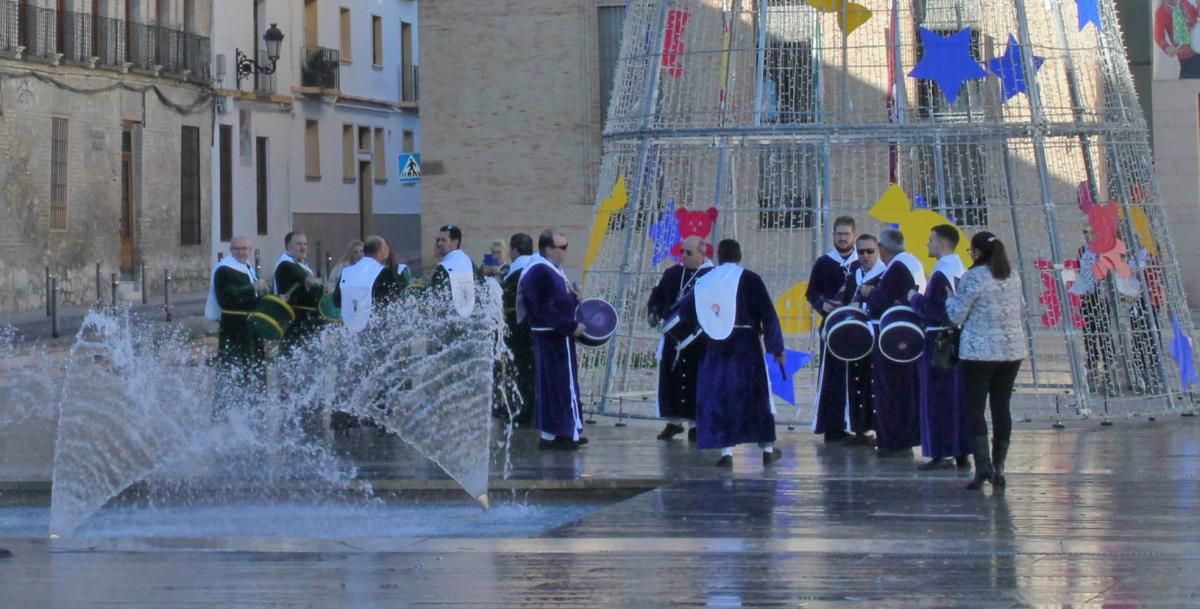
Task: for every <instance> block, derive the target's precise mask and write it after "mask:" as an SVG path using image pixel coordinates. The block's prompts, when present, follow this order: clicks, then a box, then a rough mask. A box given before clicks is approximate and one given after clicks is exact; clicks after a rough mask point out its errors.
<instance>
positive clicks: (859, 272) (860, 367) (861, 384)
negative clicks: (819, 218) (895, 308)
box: [820, 233, 886, 446]
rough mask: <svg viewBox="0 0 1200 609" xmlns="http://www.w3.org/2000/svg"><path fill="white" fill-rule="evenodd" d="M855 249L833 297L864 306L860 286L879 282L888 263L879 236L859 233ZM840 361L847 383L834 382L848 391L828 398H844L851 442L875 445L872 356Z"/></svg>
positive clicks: (840, 303) (824, 375)
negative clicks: (881, 257) (871, 433)
mask: <svg viewBox="0 0 1200 609" xmlns="http://www.w3.org/2000/svg"><path fill="white" fill-rule="evenodd" d="M854 248H855V252H856V253H857V254H858V260H856V261H855V262H854V264H851V265H850V272H849V273H848V274H847V275H846V283H845V284H844V285H843V286H842V289H841V290H840V291H838V295H837V296H836V297H834V299H833V300H834V302H836V303H838V304H839V305H858V306H862V303H861V302H860V301H859V300H858V299H857V298H856V296H857V295H858V288H859V286H862V285H874V284H877V283H879V278H880V277H881V276H882V275H883V271H884V270H886V266H885V265H884V264H883V263H882V262H880V261H879V240H878V239H876V238H875V235H870V234H867V233H863V234H861V235H859V236H858V239H856V240H855V242H854ZM832 359H836V358H831V360H832ZM838 363H842V364H843V365H844V366H845V375H844V376H843V378H844V379H845V384H844V385H841V384H838V383H837V379H834V380H833V381H832V382H831V384H834V385H835V386H844V387H845V392H844V393H843V394H842V395H841V396H829V397H827V398H824V399H831V400H836V399H841V400H842V402H843V403H844V404H845V420H846V421H847V423H848V424H849V426H850V428H849V431H850V432H851V433H853V434H854V435H853V436H848V437H847V438H846V443H847V444H851V445H856V446H872V445H873V444H874V443H875V441H874V440H873V439H872V438H871V437H870V436H868V435H867V432H869V431H871V430H873V429H874V428H875V413H874V409H875V406H874V402H873V400H872V397H871V396H872V393H871V359H870V358H864V359H860V360H857V361H853V362H841V361H840V360H838ZM828 374H829V373H828V372H826V371H825V370H822V377H821V390H820V391H821V395H824V391H825V387H826V385H825V383H826V381H825V378H826V375H828Z"/></svg>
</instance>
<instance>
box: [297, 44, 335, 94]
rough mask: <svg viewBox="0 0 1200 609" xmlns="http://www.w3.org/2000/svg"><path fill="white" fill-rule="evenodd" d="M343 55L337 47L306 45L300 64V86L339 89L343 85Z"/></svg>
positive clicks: (323, 89)
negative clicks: (341, 80) (341, 78)
mask: <svg viewBox="0 0 1200 609" xmlns="http://www.w3.org/2000/svg"><path fill="white" fill-rule="evenodd" d="M341 70H342V62H341V55H340V54H339V53H338V51H337V49H327V48H325V47H304V61H303V62H302V63H301V64H300V86H301V87H306V88H317V89H321V90H322V91H337V90H338V89H340V87H341V82H340V74H341Z"/></svg>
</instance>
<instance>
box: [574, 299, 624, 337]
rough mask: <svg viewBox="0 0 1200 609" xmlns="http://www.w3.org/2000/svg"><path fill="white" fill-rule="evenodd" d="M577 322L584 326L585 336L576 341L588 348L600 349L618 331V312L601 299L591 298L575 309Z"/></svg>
mask: <svg viewBox="0 0 1200 609" xmlns="http://www.w3.org/2000/svg"><path fill="white" fill-rule="evenodd" d="M575 321H576V322H577V323H580V324H583V327H584V330H583V335H582V336H580V337H579V338H577V339H576V341H577V342H579V343H580V344H582V345H584V346H587V347H599V346H600V345H603V344H605V343H607V342H608V340H609V339H610V338H612V335H613V334H615V333H616V331H617V310H616V309H614V308H613V306H612V305H610V304H608V302H606V301H604V300H603V299H600V298H589V299H587V300H585V301H583V302H581V303H579V306H578V307H575Z"/></svg>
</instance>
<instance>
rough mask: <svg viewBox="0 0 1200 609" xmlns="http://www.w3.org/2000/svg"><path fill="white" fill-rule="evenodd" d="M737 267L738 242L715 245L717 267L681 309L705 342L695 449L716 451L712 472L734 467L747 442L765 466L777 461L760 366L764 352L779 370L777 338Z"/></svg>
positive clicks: (750, 277)
mask: <svg viewBox="0 0 1200 609" xmlns="http://www.w3.org/2000/svg"><path fill="white" fill-rule="evenodd" d="M741 261H742V246H741V245H740V244H739V243H738V242H737V241H734V240H733V239H725V240H723V241H721V242H720V243H718V244H717V262H718V265H717V267H716V268H714V269H712V270H711V271H709V272H708V273H706V274H705V275H704V276H703V277H701V278H700V279H699V280H698V281H697V282H696V287H695V289H693V290H692V293H691V294H689V295H688V296H687V298H686V300H685V301H684V302H683V304H682V306H681V307H680V309H679V311H680V314H681V315H684V316H686V320H687V321H689V322H694V323H697V324H699V325H700V327H702V328H704V333H705V334H707V335H708V338H709V340H708V344H707V345H706V347H705V352H704V359H703V360H701V362H700V370H699V372H698V373H697V375H698V378H699V380H698V381H697V385H696V425H697V432H696V445H697V446H698V447H699V448H701V449H709V448H719V449H720V450H721V458H720V459H718V460H717V466H718V467H733V447H734V446H736V445H738V444H743V443H747V442H753V443H756V444H758V446H759V448H760V449H761V450H762V463H763V466H770V465H772V464H774V463H775V462H777V461H778V460H779V459H780V458H781V457H782V456H783V452H782V451H780V450H779V449H777V448H775V404H774V402H773V401H772V399H771V395H770V385H769V381H768V377H767V370H766V361H765V353H770V354H771V355H772V356H773V357H774V359H775V364H777V365H779V366H780V367H782V366H783V358H784V348H783V332H782V330H781V329H780V327H779V316H778V315H777V314H776V313H775V305H774V303H772V302H771V294H770V293H769V292H767V286H766V284H764V283H763V280H762V278H761V277H759V276H758V274H756V273H754V272H752V271H749V270H746V269H744V268H742V266H741V264H740V263H741ZM764 346H765V353H764Z"/></svg>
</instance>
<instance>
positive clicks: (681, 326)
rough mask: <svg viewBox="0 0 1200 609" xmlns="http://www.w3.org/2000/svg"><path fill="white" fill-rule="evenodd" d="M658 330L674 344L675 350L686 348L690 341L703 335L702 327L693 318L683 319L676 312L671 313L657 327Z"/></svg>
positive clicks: (692, 341)
mask: <svg viewBox="0 0 1200 609" xmlns="http://www.w3.org/2000/svg"><path fill="white" fill-rule="evenodd" d="M659 331H660V332H662V334H663V336H665V337H666V338H667V340H669V341H671V343H672V344H674V345H675V350H676V351H683V350H684V349H687V348H688V346H690V345H691V344H692V343H694V342H696V340H697V339H699V338H700V337H701V336H704V329H703V328H701V327H700V323H699V322H697V321H696V320H693V319H684V318H683V317H682V316H681V315H680V314H679V313H678V312H675V313H672V314H671V316H670V317H668V318H667V320H666V321H664V322H663V323H662V326H661V327H659Z"/></svg>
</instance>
